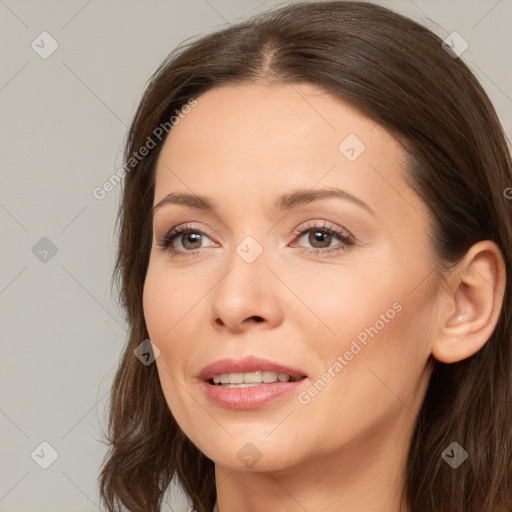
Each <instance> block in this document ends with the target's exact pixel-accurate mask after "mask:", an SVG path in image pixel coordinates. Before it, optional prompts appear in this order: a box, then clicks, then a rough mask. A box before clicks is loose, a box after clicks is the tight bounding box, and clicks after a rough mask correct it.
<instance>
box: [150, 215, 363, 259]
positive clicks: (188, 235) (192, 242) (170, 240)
mask: <svg viewBox="0 0 512 512" xmlns="http://www.w3.org/2000/svg"><path fill="white" fill-rule="evenodd" d="M293 235H294V236H295V237H296V238H297V237H299V240H300V239H302V238H306V242H307V243H309V244H311V245H312V248H308V247H302V250H303V252H307V253H311V254H315V255H318V254H322V255H325V254H332V253H335V252H338V251H346V250H348V249H349V248H350V247H351V246H352V245H354V243H355V240H354V237H353V236H352V235H351V234H350V233H348V232H346V231H342V230H341V229H338V228H334V227H329V226H327V225H326V223H325V222H324V223H323V224H321V225H319V224H316V223H312V224H308V225H307V226H303V227H302V228H301V229H299V230H297V231H295V232H294V233H293ZM306 235H307V237H306ZM203 240H210V239H209V238H208V236H207V235H206V234H205V233H203V232H202V231H201V230H200V229H197V228H194V227H193V226H190V225H188V224H185V225H183V226H178V227H175V228H172V229H171V230H170V231H169V232H167V233H166V234H165V235H164V237H163V238H162V239H161V240H160V241H158V243H157V245H158V246H159V247H160V248H161V250H162V251H165V252H169V253H170V254H171V255H173V256H192V255H194V254H196V253H197V252H199V249H202V248H203V247H201V244H202V242H203ZM336 240H338V241H339V242H340V243H338V244H335V245H334V246H332V245H331V244H332V242H335V241H336ZM176 241H178V242H180V244H179V245H181V247H178V248H176V247H175V242H176ZM212 246H215V244H214V243H212V244H210V247H212Z"/></svg>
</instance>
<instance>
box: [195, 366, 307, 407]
mask: <svg viewBox="0 0 512 512" xmlns="http://www.w3.org/2000/svg"><path fill="white" fill-rule="evenodd" d="M198 377H199V379H200V380H201V381H203V384H202V389H203V391H204V393H205V394H206V396H207V397H208V398H209V399H210V400H211V401H212V403H214V404H215V405H217V406H220V407H223V408H227V409H255V408H257V407H261V406H263V405H265V404H267V403H270V402H273V401H274V400H276V399H278V398H284V397H286V396H289V395H291V393H292V392H294V391H297V390H298V389H299V388H302V387H303V386H304V385H305V382H306V381H307V380H308V375H307V374H306V373H305V372H303V371H302V370H298V369H295V368H290V367H288V366H285V365H283V364H281V363H277V362H275V361H269V360H267V359H261V358H257V357H254V356H249V357H246V358H244V359H240V360H234V359H222V360H219V361H216V362H215V363H213V364H210V365H208V366H206V367H205V368H203V370H202V371H201V373H200V374H199V376H198Z"/></svg>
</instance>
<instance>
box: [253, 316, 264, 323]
mask: <svg viewBox="0 0 512 512" xmlns="http://www.w3.org/2000/svg"><path fill="white" fill-rule="evenodd" d="M253 318H254V320H256V322H263V318H261V316H254V317H253Z"/></svg>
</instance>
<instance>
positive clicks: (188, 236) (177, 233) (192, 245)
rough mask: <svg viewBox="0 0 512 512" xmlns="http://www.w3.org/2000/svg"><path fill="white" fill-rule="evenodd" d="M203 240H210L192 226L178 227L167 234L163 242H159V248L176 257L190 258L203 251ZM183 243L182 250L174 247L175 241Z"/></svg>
mask: <svg viewBox="0 0 512 512" xmlns="http://www.w3.org/2000/svg"><path fill="white" fill-rule="evenodd" d="M203 238H208V237H207V236H206V235H205V234H204V233H203V232H202V231H201V230H199V229H197V228H194V227H192V226H190V225H187V224H185V225H183V226H178V227H176V228H173V229H171V230H170V231H169V232H168V233H166V234H165V236H164V237H163V239H162V240H160V241H159V242H158V246H159V247H161V249H162V250H163V251H167V252H170V253H171V254H173V255H175V256H181V255H184V256H189V255H191V254H195V253H196V252H197V251H196V250H197V249H201V248H202V247H201V242H202V241H203ZM175 240H178V241H181V243H180V245H181V246H182V247H181V248H178V249H176V248H175V247H173V245H174V241H175Z"/></svg>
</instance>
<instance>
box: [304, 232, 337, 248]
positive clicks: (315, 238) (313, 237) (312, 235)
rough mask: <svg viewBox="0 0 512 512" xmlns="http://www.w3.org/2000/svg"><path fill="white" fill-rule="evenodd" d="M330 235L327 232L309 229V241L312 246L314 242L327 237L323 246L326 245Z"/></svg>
mask: <svg viewBox="0 0 512 512" xmlns="http://www.w3.org/2000/svg"><path fill="white" fill-rule="evenodd" d="M331 237H332V235H330V234H329V233H324V232H322V231H311V233H310V235H309V239H310V240H309V242H310V243H311V245H313V246H314V245H315V243H316V242H325V241H326V239H327V245H326V246H325V247H328V246H329V244H330V242H331ZM322 247H324V246H322Z"/></svg>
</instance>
